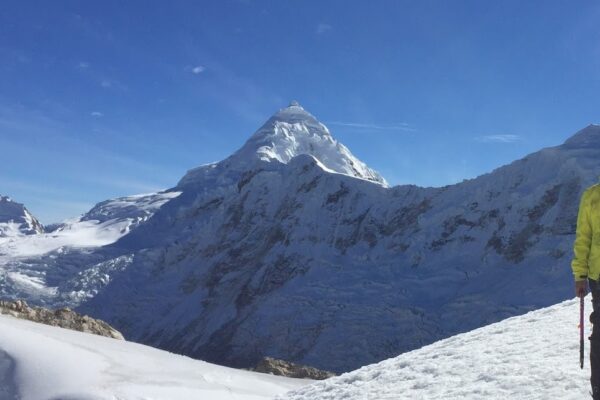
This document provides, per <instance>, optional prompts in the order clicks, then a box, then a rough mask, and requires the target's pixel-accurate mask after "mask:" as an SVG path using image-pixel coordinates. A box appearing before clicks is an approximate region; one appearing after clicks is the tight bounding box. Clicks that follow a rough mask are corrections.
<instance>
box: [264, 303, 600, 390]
mask: <svg viewBox="0 0 600 400" xmlns="http://www.w3.org/2000/svg"><path fill="white" fill-rule="evenodd" d="M585 307H586V310H591V297H590V296H589V295H588V297H587V298H586V304H585ZM588 313H589V311H588ZM578 323H579V299H573V300H567V301H564V302H562V303H559V304H556V305H554V306H551V307H547V308H543V309H540V310H536V311H532V312H529V313H527V314H524V315H521V316H518V317H512V318H508V319H506V320H503V321H500V322H497V323H494V324H491V325H488V326H485V327H482V328H479V329H475V330H473V331H471V332H467V333H463V334H459V335H456V336H453V337H450V338H448V339H444V340H440V341H438V342H436V343H433V344H431V345H428V346H425V347H422V348H420V349H417V350H413V351H410V352H407V353H404V354H402V355H400V356H398V357H395V358H390V359H388V360H385V361H382V362H380V363H377V364H372V365H367V366H365V367H362V368H360V369H358V370H356V371H352V372H348V373H346V374H343V375H340V376H338V377H334V378H330V379H327V380H325V381H319V382H316V383H314V384H312V385H309V386H305V387H302V388H300V389H297V390H295V391H292V392H289V393H286V394H283V395H280V396H279V397H277V398H276V399H277V400H340V399H344V400H385V399H394V400H402V399H407V400H408V399H410V400H415V399H427V400H434V399H444V400H452V399H457V400H458V399H460V400H462V399H469V400H477V399H486V400H490V399H519V400H533V399H540V400H547V399H561V400H570V399H573V400H576V399H577V400H579V399H584V398H589V397H590V396H589V394H588V393H589V374H590V369H589V341H588V340H587V339H586V340H585V346H586V361H585V366H584V369H583V370H581V369H580V367H579V328H578ZM585 327H586V338H587V336H589V334H590V333H591V328H590V325H589V324H588V323H587V318H586V323H585Z"/></svg>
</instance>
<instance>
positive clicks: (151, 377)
mask: <svg viewBox="0 0 600 400" xmlns="http://www.w3.org/2000/svg"><path fill="white" fill-rule="evenodd" d="M310 382H311V381H310V380H301V379H291V378H284V377H277V376H272V375H267V374H261V373H257V372H249V371H240V370H235V369H231V368H226V367H221V366H218V365H213V364H208V363H205V362H202V361H197V360H192V359H190V358H187V357H183V356H180V355H176V354H171V353H168V352H166V351H161V350H157V349H153V348H151V347H147V346H143V345H139V344H136V343H131V342H125V341H121V340H114V339H110V338H105V337H101V336H98V335H92V334H87V333H81V332H76V331H71V330H67V329H62V328H57V327H52V326H47V325H42V324H38V323H34V322H30V321H24V320H19V319H15V318H13V317H10V316H5V315H0V399H2V400H16V399H19V400H48V399H65V400H66V399H73V400H114V399H119V400H140V399H152V400H180V399H181V400H184V399H190V400H191V399H210V400H267V399H271V398H273V396H275V395H277V394H280V393H283V392H286V391H288V390H290V389H293V388H298V387H301V386H303V385H306V384H309V383H310Z"/></svg>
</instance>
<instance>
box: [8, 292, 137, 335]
mask: <svg viewBox="0 0 600 400" xmlns="http://www.w3.org/2000/svg"><path fill="white" fill-rule="evenodd" d="M0 314H6V315H11V316H13V317H15V318H21V319H26V320H29V321H33V322H39V323H42V324H46V325H52V326H58V327H60V328H65V329H71V330H74V331H80V332H86V333H93V334H95V335H100V336H106V337H109V338H113V339H120V340H125V339H124V338H123V335H122V334H121V333H120V332H119V331H117V330H116V329H114V328H113V327H111V326H110V325H108V324H107V323H106V322H104V321H100V320H97V319H94V318H90V317H88V316H87V315H80V314H77V313H76V312H74V311H72V310H70V309H68V308H61V309H58V310H55V311H51V310H48V309H45V308H42V307H30V306H29V305H28V304H27V303H26V302H24V301H22V300H17V301H0Z"/></svg>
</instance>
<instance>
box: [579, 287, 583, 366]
mask: <svg viewBox="0 0 600 400" xmlns="http://www.w3.org/2000/svg"><path fill="white" fill-rule="evenodd" d="M579 364H580V366H581V369H583V296H581V297H579Z"/></svg>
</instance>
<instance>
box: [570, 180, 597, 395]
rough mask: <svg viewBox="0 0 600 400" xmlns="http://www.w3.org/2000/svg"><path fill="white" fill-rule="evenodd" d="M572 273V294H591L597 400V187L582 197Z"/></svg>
mask: <svg viewBox="0 0 600 400" xmlns="http://www.w3.org/2000/svg"><path fill="white" fill-rule="evenodd" d="M573 253H574V257H573V260H572V261H571V269H572V270H573V275H574V277H575V294H576V295H577V296H578V297H584V296H585V295H586V294H587V290H588V284H589V287H590V291H591V292H592V308H593V311H592V313H591V314H590V322H591V323H592V334H591V336H590V337H589V339H590V366H591V370H592V373H591V377H590V383H591V385H592V397H593V398H594V400H600V282H599V278H600V184H596V185H593V186H590V187H589V188H587V189H586V190H585V191H584V192H583V194H582V195H581V201H580V203H579V212H578V214H577V230H576V233H575V243H574V245H573Z"/></svg>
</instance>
